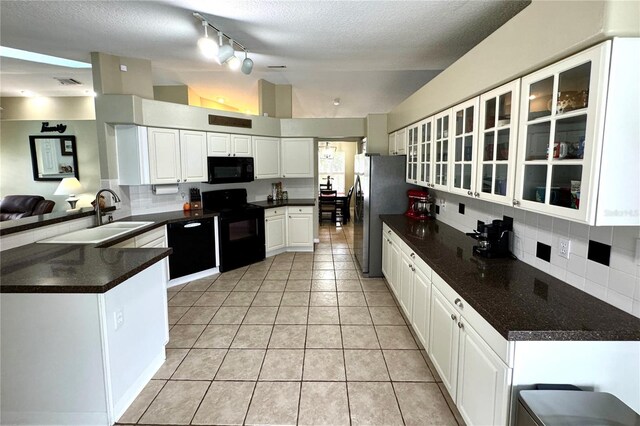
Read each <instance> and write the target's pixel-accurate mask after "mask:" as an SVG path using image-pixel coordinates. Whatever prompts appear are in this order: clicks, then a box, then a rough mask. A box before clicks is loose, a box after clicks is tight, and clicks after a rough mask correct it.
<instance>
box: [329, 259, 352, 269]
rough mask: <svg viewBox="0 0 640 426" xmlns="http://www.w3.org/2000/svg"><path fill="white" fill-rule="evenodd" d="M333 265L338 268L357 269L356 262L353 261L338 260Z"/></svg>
mask: <svg viewBox="0 0 640 426" xmlns="http://www.w3.org/2000/svg"><path fill="white" fill-rule="evenodd" d="M333 267H334V268H335V269H336V271H337V270H352V269H356V264H355V263H353V262H352V261H348V262H337V261H335V260H334V261H333Z"/></svg>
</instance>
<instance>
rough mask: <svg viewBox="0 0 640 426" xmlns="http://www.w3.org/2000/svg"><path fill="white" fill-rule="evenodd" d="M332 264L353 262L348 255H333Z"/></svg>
mask: <svg viewBox="0 0 640 426" xmlns="http://www.w3.org/2000/svg"><path fill="white" fill-rule="evenodd" d="M333 261H334V262H353V258H352V257H351V255H349V254H334V255H333Z"/></svg>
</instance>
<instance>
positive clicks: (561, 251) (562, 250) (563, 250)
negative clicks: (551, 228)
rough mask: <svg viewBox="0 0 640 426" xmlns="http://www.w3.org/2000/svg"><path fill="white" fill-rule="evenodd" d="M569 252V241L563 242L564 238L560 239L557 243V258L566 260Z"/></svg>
mask: <svg viewBox="0 0 640 426" xmlns="http://www.w3.org/2000/svg"><path fill="white" fill-rule="evenodd" d="M570 252H571V240H565V239H564V238H560V240H559V242H558V256H560V257H564V258H565V259H568V258H569V253H570Z"/></svg>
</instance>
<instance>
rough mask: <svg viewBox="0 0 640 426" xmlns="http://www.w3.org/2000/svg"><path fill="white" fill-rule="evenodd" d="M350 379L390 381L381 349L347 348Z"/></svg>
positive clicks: (345, 353)
mask: <svg viewBox="0 0 640 426" xmlns="http://www.w3.org/2000/svg"><path fill="white" fill-rule="evenodd" d="M344 361H345V364H346V367H347V380H348V381H388V380H389V373H387V367H386V365H385V363H384V358H383V356H382V351H381V350H379V349H378V350H361V349H356V350H345V351H344Z"/></svg>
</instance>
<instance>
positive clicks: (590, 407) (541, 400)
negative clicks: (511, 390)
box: [516, 390, 640, 426]
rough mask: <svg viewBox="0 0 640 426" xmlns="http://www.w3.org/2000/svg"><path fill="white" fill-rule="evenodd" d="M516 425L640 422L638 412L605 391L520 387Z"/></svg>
mask: <svg viewBox="0 0 640 426" xmlns="http://www.w3.org/2000/svg"><path fill="white" fill-rule="evenodd" d="M516 425H517V426H559V425H563V426H564V425H575V426H596V425H597V426H613V425H615V426H640V416H639V415H638V413H636V412H635V411H633V410H632V409H631V408H629V407H628V406H627V405H626V404H625V403H624V402H622V401H620V400H619V399H618V398H616V397H615V396H613V395H611V394H610V393H606V392H577V391H566V390H523V391H520V394H519V396H518V408H517V414H516Z"/></svg>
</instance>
